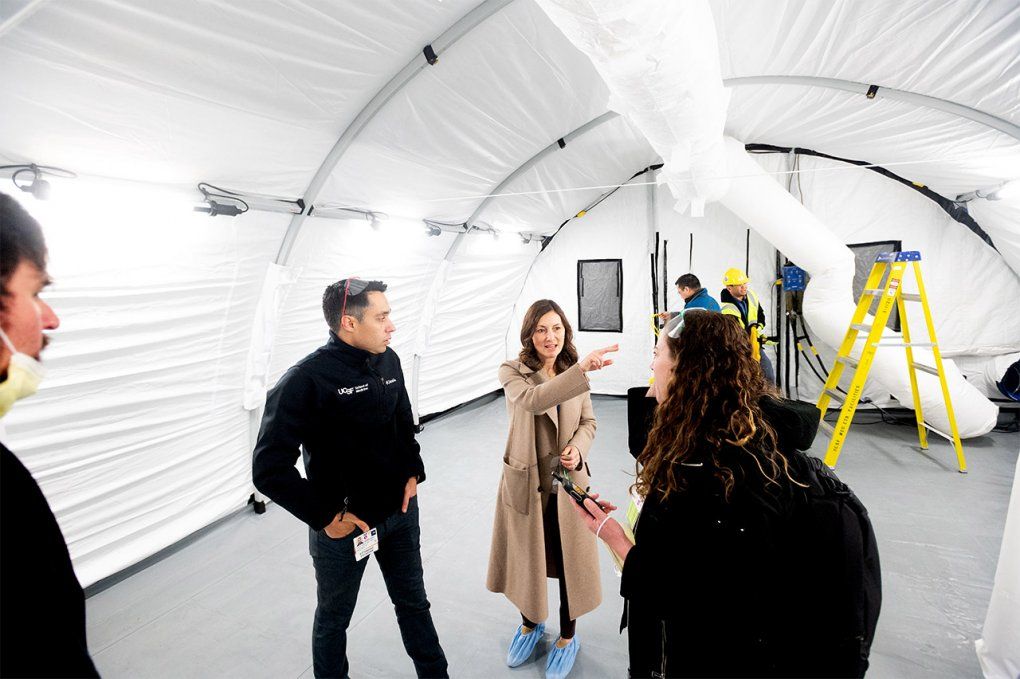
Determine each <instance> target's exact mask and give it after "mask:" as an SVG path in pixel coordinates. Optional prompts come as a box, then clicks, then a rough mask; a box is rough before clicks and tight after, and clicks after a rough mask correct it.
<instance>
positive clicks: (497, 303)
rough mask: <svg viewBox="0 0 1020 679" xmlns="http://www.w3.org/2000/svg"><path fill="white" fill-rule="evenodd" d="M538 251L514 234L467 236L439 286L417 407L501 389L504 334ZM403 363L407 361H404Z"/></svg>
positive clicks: (423, 409)
mask: <svg viewBox="0 0 1020 679" xmlns="http://www.w3.org/2000/svg"><path fill="white" fill-rule="evenodd" d="M537 253H538V244H537V243H531V244H528V245H524V244H522V243H521V241H520V239H518V238H517V237H515V236H513V235H504V236H503V237H502V238H500V239H499V240H496V239H493V238H491V237H489V236H472V237H468V238H467V240H466V242H465V243H464V245H463V247H462V248H461V249H460V250H459V251H458V253H457V255H456V257H455V258H454V259H453V261H452V263H451V265H450V270H449V272H448V275H447V278H446V283H445V285H444V286H443V288H442V290H441V291H440V294H439V297H438V300H437V305H436V311H435V316H434V318H433V321H432V331H431V333H430V334H429V338H428V345H427V348H426V349H425V351H424V353H423V355H422V365H421V376H420V381H421V384H420V391H419V403H418V412H419V413H420V414H423V415H424V414H428V413H436V412H442V411H443V410H446V409H448V408H452V407H454V406H456V405H460V404H461V403H464V402H465V401H470V400H471V399H473V398H477V397H478V396H482V395H483V394H487V393H489V392H491V391H493V390H496V389H499V388H500V384H499V380H498V379H497V378H496V371H497V369H498V368H499V364H500V363H502V362H503V355H504V353H505V351H506V348H505V345H504V335H505V332H506V327H507V323H508V322H509V319H510V317H511V314H512V313H513V306H512V300H514V299H516V298H517V296H518V295H519V294H520V290H521V286H522V285H524V281H525V277H526V276H527V273H528V270H529V269H530V267H531V264H532V262H533V261H534V259H535V256H536V254H537ZM405 368H406V364H405Z"/></svg>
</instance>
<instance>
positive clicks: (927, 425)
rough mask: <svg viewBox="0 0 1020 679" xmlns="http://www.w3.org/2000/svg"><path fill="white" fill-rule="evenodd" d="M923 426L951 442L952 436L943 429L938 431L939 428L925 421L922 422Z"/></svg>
mask: <svg viewBox="0 0 1020 679" xmlns="http://www.w3.org/2000/svg"><path fill="white" fill-rule="evenodd" d="M924 428H925V429H927V430H928V431H930V432H932V433H933V434H938V435H939V436H941V437H942V438H944V439H945V440H947V441H949V442H951V443H952V442H953V437H952V436H950V435H949V434H947V433H946V432H944V431H940V430H938V429H936V428H935V427H933V426H931V425H930V424H928V423H927V422H925V423H924Z"/></svg>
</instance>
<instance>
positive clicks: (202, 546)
mask: <svg viewBox="0 0 1020 679" xmlns="http://www.w3.org/2000/svg"><path fill="white" fill-rule="evenodd" d="M595 410H596V415H597V417H598V419H599V432H598V436H597V438H596V444H595V448H594V449H593V453H592V464H591V467H592V473H593V476H594V482H593V483H594V486H595V488H596V489H597V490H600V491H602V492H603V493H604V494H605V495H606V496H608V497H609V498H610V499H613V500H615V501H617V504H621V502H622V500H623V499H624V498H625V497H626V488H627V487H628V485H629V483H630V477H629V476H628V474H630V473H632V472H633V462H632V460H631V458H630V457H629V456H628V454H627V451H626V404H625V402H624V401H623V400H621V399H611V398H597V400H596V403H595ZM505 432H506V414H505V410H504V405H503V402H502V400H496V401H492V402H489V403H484V404H480V405H477V406H473V407H470V408H467V409H463V410H461V411H458V412H456V413H454V414H452V415H449V416H447V417H445V418H443V419H441V420H439V421H436V422H434V423H432V424H430V425H429V426H428V427H427V428H426V430H425V432H424V433H423V434H422V435H421V443H422V448H423V451H424V454H425V460H426V465H427V467H428V473H429V480H428V481H427V482H426V483H425V484H424V485H423V486H422V488H421V495H420V506H421V513H422V551H423V556H424V559H425V577H426V584H427V587H428V591H429V597H430V599H431V601H432V610H433V616H434V618H435V621H436V626H437V628H438V630H439V635H440V639H441V640H442V643H443V646H444V649H445V650H446V654H447V657H448V659H449V661H450V671H451V674H452V675H453V676H459V677H493V676H514V677H541V676H543V674H544V672H543V669H544V655H545V653H546V650H545V649H546V648H547V647H548V645H550V644H551V643H552V641H553V640H554V639H555V636H554V635H555V633H556V630H555V623H553V624H552V625H551V627H552V628H553V629H551V630H549V631H548V632H547V642H546V643H545V644H544V645H543V646H542V647H540V652H541V655H542V656H543V657H540V658H539V660H538V661H537V662H532V663H530V664H528V665H525V666H523V667H521V668H518V669H515V670H510V669H508V668H506V667H505V665H504V659H505V657H506V646H507V644H508V642H509V639H510V636H511V634H512V632H513V630H514V628H515V626H516V625H517V623H518V619H517V613H516V611H515V610H514V608H513V606H511V605H510V604H509V603H508V602H507V601H506V600H505V599H504V598H503V597H502V596H499V595H495V594H491V593H489V592H488V591H486V589H485V569H486V562H487V557H488V546H489V536H490V532H491V522H492V514H493V506H494V501H495V490H496V485H497V482H498V477H499V473H500V468H501V465H500V459H501V456H502V449H503V445H504V436H505ZM915 436H916V432H915V431H914V430H912V429H911V428H909V427H897V426H889V425H883V424H876V425H865V426H857V425H855V426H854V428H853V429H852V430H851V434H850V437H849V439H848V442H847V445H846V447H845V448H844V451H843V457H842V458H841V460H840V463H839V469H838V472H839V474H840V476H841V477H842V478H843V479H844V480H845V481H846V482H847V483H849V484H850V485H851V486H852V487H853V488H854V489H855V490H856V492H857V494H858V495H859V496H860V497H861V499H862V500H863V501H864V503H865V504H866V505H867V506H868V508H869V510H870V512H871V515H872V520H873V522H874V524H875V528H876V532H877V534H878V538H879V545H880V550H881V557H882V571H883V587H884V603H883V608H882V617H881V620H880V621H879V629H878V636H877V639H876V642H875V647H874V649H873V652H872V671H871V673H870V676H873V677H954V678H955V677H978V676H980V672H979V668H978V663H977V660H976V657H975V655H974V650H973V644H974V640H975V639H977V638H979V637H980V635H981V625H982V623H983V620H984V615H985V609H986V607H987V603H988V598H989V595H990V590H991V583H992V579H993V577H994V574H995V565H996V560H997V558H998V551H999V543H1000V540H1001V536H1002V528H1003V523H1004V520H1005V511H1006V506H1007V502H1008V499H1009V492H1010V484H1011V480H1012V476H1013V468H1014V465H1015V464H1016V460H1017V451H1018V447H1020V436H1018V435H1017V434H993V435H990V436H987V437H983V438H981V439H978V440H974V441H969V442H967V445H966V447H965V449H966V452H967V455H968V462H969V466H970V474H968V475H966V476H964V475H960V474H958V473H956V471H955V466H954V459H953V456H952V451H951V449H950V447H949V446H948V444H946V443H945V442H943V441H941V440H936V441H935V442H933V443H932V449H931V451H930V452H929V453H928V454H921V453H920V452H918V451H917V448H916V446H917V441H916V439H915V438H914V437H915ZM821 446H822V444H821V442H820V443H819V444H818V445H817V446H816V450H815V452H816V453H818V452H819V451H818V448H820V447H821ZM306 542H307V533H306V529H305V528H304V526H303V524H300V523H299V522H298V521H297V520H296V519H294V518H292V517H291V516H290V515H288V514H287V513H286V512H285V511H283V510H282V509H280V508H279V507H277V506H275V505H270V506H269V509H268V511H267V513H266V514H264V515H262V516H257V515H255V514H251V513H247V512H246V513H243V514H240V515H238V516H236V517H233V518H231V519H229V520H228V521H226V522H224V523H222V524H220V525H219V526H217V527H215V528H214V529H213V530H212V531H210V532H209V533H208V534H206V535H204V536H203V537H201V538H200V539H198V540H197V541H195V542H194V543H193V544H191V545H189V546H187V547H186V548H184V549H183V550H181V551H179V552H177V553H175V554H173V555H172V556H170V557H168V558H167V559H165V560H163V561H161V562H159V563H157V564H156V565H154V566H152V567H150V568H147V569H145V570H143V571H141V572H139V573H136V574H135V575H133V576H131V577H129V578H127V579H126V580H124V581H123V582H120V583H118V584H117V585H114V586H113V587H112V588H110V589H108V590H105V591H103V592H100V593H98V594H96V595H95V596H93V597H91V598H90V599H89V600H88V603H87V605H88V623H89V629H88V633H89V647H90V649H91V650H92V653H93V655H94V657H95V660H96V663H97V665H98V667H99V669H100V671H101V672H102V674H103V675H104V676H105V677H108V678H109V677H132V678H135V677H246V678H256V677H311V675H312V672H311V669H310V665H311V659H310V648H309V647H310V636H311V622H312V612H313V610H314V607H315V597H314V590H315V584H314V576H313V573H312V567H311V559H310V558H309V556H308V554H307V545H306ZM603 557H604V558H603V559H602V582H603V590H604V596H605V598H604V602H603V604H602V606H601V607H600V608H599V609H598V610H596V611H595V612H593V613H591V614H589V615H587V616H584V617H583V618H582V619H581V620H580V621H579V622H578V639H579V640H580V641H581V653H580V655H579V657H578V660H577V664H576V665H575V669H574V671H573V672H572V673H571V677H575V678H577V679H580V678H582V677H625V676H626V670H627V658H626V643H625V639H624V638H623V637H621V636H620V635H619V634H618V633H617V629H618V625H619V616H620V609H621V601H620V598H619V596H618V579H617V577H616V575H615V574H614V573H613V570H612V567H611V565H610V560H609V558H608V557H607V556H606V555H603ZM550 597H551V610H555V606H556V602H555V598H556V594H555V588H551V591H550ZM349 655H350V660H351V670H352V675H355V676H362V677H410V676H413V675H414V672H413V669H412V667H411V663H410V661H409V660H408V659H407V657H406V655H405V654H404V652H403V648H402V646H401V643H400V636H399V633H398V630H397V625H396V621H395V618H394V615H393V610H392V606H391V605H390V603H389V601H388V599H387V597H386V594H385V589H384V587H383V583H382V578H381V577H380V575H379V570H378V568H377V567H375V566H369V568H368V571H367V572H366V575H365V580H364V583H363V586H362V590H361V596H360V599H359V601H358V607H357V611H356V612H355V617H354V620H353V622H352V629H351V632H350V648H349Z"/></svg>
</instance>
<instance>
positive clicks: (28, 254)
mask: <svg viewBox="0 0 1020 679" xmlns="http://www.w3.org/2000/svg"><path fill="white" fill-rule="evenodd" d="M49 282H50V278H49V275H48V274H47V273H46V241H45V239H44V238H43V234H42V229H41V228H40V227H39V223H38V222H37V221H36V220H35V219H34V218H32V217H31V216H30V215H29V214H28V212H26V211H25V209H24V208H22V207H21V206H20V205H18V203H17V202H16V201H15V200H14V199H13V198H11V197H10V196H7V195H6V194H2V193H0V417H3V416H5V415H7V413H8V412H9V411H10V410H11V408H12V407H13V406H14V404H15V403H16V402H17V401H19V400H21V399H23V398H26V397H28V396H31V395H32V394H34V393H35V392H36V389H38V387H39V383H40V382H41V381H42V378H43V374H44V371H43V368H42V365H41V364H40V363H39V355H40V353H41V352H42V350H43V348H44V347H45V346H46V344H47V343H48V341H49V338H48V337H47V336H46V335H45V334H44V331H46V330H56V328H57V326H58V325H60V319H58V318H57V314H56V313H54V311H53V309H51V308H50V306H49V305H48V304H47V303H46V302H45V301H44V300H43V299H42V298H41V297H40V296H39V295H40V293H41V292H42V290H43V288H45V287H46V286H47V285H48V284H49ZM0 676H3V677H96V676H99V675H98V673H97V672H96V667H95V665H94V664H93V663H92V659H91V658H90V657H89V651H88V646H87V645H86V639H85V595H84V593H83V592H82V589H81V585H80V584H79V582H78V578H77V576H76V575H75V574H74V567H73V566H72V565H71V556H70V554H69V553H68V551H67V544H66V543H65V542H64V535H63V533H62V532H61V531H60V526H59V525H58V524H57V520H56V517H54V516H53V512H52V510H50V506H49V504H48V503H47V502H46V497H45V496H44V495H43V493H42V490H40V488H39V484H37V483H36V482H35V479H33V478H32V475H31V474H30V473H29V472H28V470H27V469H26V468H25V466H24V465H23V464H22V463H21V461H20V460H19V459H18V458H17V457H16V456H15V455H14V453H12V452H11V451H10V450H8V449H7V447H6V446H4V445H3V443H0Z"/></svg>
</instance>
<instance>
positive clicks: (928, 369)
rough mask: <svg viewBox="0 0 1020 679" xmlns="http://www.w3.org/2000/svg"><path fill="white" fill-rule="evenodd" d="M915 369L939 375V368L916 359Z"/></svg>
mask: <svg viewBox="0 0 1020 679" xmlns="http://www.w3.org/2000/svg"><path fill="white" fill-rule="evenodd" d="M914 370H920V371H921V372H923V373H928V374H929V375H935V376H936V377H938V375H939V371H938V370H937V369H935V368H933V367H931V366H930V365H925V364H924V363H917V362H916V361H915V362H914Z"/></svg>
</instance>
